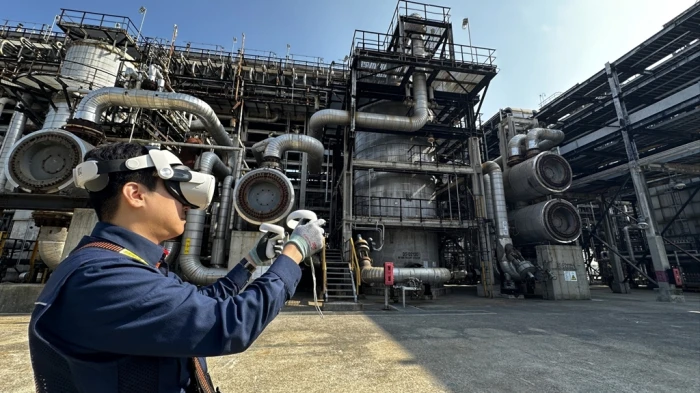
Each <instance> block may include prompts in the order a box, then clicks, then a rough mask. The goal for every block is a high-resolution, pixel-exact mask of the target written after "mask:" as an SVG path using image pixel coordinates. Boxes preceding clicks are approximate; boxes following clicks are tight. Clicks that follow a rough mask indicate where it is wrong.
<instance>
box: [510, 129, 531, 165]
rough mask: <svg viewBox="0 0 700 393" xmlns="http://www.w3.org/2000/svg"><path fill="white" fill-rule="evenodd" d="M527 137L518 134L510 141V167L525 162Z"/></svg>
mask: <svg viewBox="0 0 700 393" xmlns="http://www.w3.org/2000/svg"><path fill="white" fill-rule="evenodd" d="M526 139H527V135H525V134H518V135H516V136H514V137H512V138H511V139H510V140H509V141H508V165H515V164H517V163H519V162H521V161H522V160H523V156H524V154H523V150H524V146H525V140H526Z"/></svg>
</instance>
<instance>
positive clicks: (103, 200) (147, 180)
mask: <svg viewBox="0 0 700 393" xmlns="http://www.w3.org/2000/svg"><path fill="white" fill-rule="evenodd" d="M144 154H148V150H147V149H146V148H145V147H144V146H141V145H138V144H136V143H124V142H119V143H112V144H109V145H104V146H100V147H97V148H95V149H93V150H90V151H89V152H87V153H86V154H85V157H84V160H85V161H87V160H96V161H109V160H126V159H129V158H134V157H138V156H142V155H144ZM108 176H109V182H108V183H107V186H106V187H105V188H103V189H102V190H100V191H97V192H88V196H89V198H90V203H91V204H92V207H93V208H94V209H95V212H96V213H97V218H98V219H99V220H100V221H105V220H110V219H112V218H114V215H115V214H116V213H117V208H118V207H119V196H120V195H121V192H122V189H123V188H124V185H125V184H126V183H129V182H135V183H139V184H143V185H144V186H145V187H146V188H147V189H148V190H150V191H153V190H155V189H156V186H157V185H158V178H157V177H156V176H155V170H154V169H153V168H146V169H140V170H137V171H127V172H112V173H110V174H109V175H108Z"/></svg>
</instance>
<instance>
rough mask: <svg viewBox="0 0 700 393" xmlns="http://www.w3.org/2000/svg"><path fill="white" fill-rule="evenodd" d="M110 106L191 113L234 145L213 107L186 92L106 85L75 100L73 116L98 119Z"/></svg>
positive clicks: (222, 142)
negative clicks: (77, 102)
mask: <svg viewBox="0 0 700 393" xmlns="http://www.w3.org/2000/svg"><path fill="white" fill-rule="evenodd" d="M111 106H121V107H127V108H146V109H161V110H174V111H184V112H187V113H191V114H193V115H195V116H197V117H198V118H199V119H200V120H201V121H202V124H203V125H204V128H205V129H206V130H207V131H208V132H209V134H210V135H211V136H212V138H214V140H215V141H216V143H217V144H219V145H222V146H234V144H233V141H232V140H231V138H230V137H229V135H228V133H227V132H226V130H225V129H224V126H223V125H222V124H221V122H220V121H219V118H218V117H216V113H214V110H213V109H211V107H210V106H209V105H208V104H207V103H206V102H204V101H202V100H200V99H199V98H195V97H192V96H190V95H187V94H181V93H170V92H159V91H148V90H127V89H122V88H118V87H106V88H102V89H99V90H95V91H93V92H91V93H90V94H88V95H87V96H85V98H83V99H82V100H81V101H80V104H78V107H77V108H76V111H75V116H74V118H75V119H83V120H87V121H91V122H93V123H99V121H100V116H101V115H102V112H104V111H105V110H106V109H107V108H109V107H111Z"/></svg>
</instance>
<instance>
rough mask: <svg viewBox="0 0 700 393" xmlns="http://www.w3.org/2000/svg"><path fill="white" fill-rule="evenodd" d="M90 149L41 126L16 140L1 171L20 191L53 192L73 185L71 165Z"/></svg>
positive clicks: (64, 134)
mask: <svg viewBox="0 0 700 393" xmlns="http://www.w3.org/2000/svg"><path fill="white" fill-rule="evenodd" d="M92 148H93V146H92V145H90V144H89V143H87V142H85V141H83V140H82V139H80V138H78V137H77V136H75V135H73V134H71V133H70V132H67V131H63V130H56V129H42V130H39V131H37V132H34V133H31V134H29V135H26V136H24V137H23V138H22V139H20V140H19V141H17V144H15V146H14V147H13V149H12V151H11V152H10V155H9V157H8V158H7V162H6V167H5V173H6V175H7V178H8V180H10V181H11V182H13V183H14V184H16V185H18V186H19V187H20V188H22V189H23V190H24V191H27V192H40V193H55V192H58V191H61V190H63V189H66V188H68V187H72V186H73V168H75V167H76V165H78V164H79V163H81V162H82V161H83V157H84V156H85V153H87V152H88V151H89V150H91V149H92Z"/></svg>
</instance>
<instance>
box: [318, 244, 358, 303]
mask: <svg viewBox="0 0 700 393" xmlns="http://www.w3.org/2000/svg"><path fill="white" fill-rule="evenodd" d="M324 298H325V299H324V300H325V301H326V302H350V301H352V302H355V303H357V291H356V290H355V278H354V277H353V275H352V272H351V271H350V263H348V262H345V261H343V257H342V253H341V252H340V250H337V249H326V288H325V293H324Z"/></svg>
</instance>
